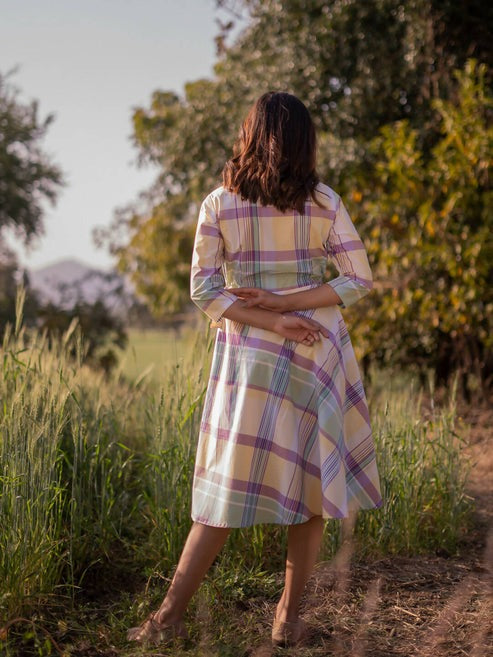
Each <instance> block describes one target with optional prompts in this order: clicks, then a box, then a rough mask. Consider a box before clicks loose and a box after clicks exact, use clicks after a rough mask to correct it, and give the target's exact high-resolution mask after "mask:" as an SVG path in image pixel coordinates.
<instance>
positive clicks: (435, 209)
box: [100, 0, 493, 379]
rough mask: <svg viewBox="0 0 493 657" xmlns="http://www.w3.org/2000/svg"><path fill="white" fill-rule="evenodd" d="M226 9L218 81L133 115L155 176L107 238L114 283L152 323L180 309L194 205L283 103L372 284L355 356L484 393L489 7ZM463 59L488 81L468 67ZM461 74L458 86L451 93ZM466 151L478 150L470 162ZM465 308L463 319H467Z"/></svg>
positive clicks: (291, 2) (354, 3)
mask: <svg viewBox="0 0 493 657" xmlns="http://www.w3.org/2000/svg"><path fill="white" fill-rule="evenodd" d="M218 4H220V5H221V6H222V7H225V6H228V5H230V4H231V3H228V2H227V1H224V0H223V1H222V2H219V3H218ZM233 5H234V9H235V10H243V11H246V12H247V14H248V23H247V26H246V28H245V29H244V30H243V31H242V32H241V33H240V34H239V36H238V37H237V38H236V40H235V41H234V43H232V44H231V45H230V46H228V45H227V31H228V30H227V28H225V30H223V34H222V35H220V38H219V39H218V44H219V48H220V53H219V57H218V62H217V64H216V67H215V76H214V78H213V79H212V80H198V81H196V82H194V83H191V84H188V85H186V86H185V90H184V96H183V97H179V96H177V95H176V94H173V93H170V92H163V91H156V92H155V93H154V94H153V96H152V101H151V104H150V106H149V107H148V108H139V109H138V110H136V112H135V114H134V117H133V120H134V141H135V145H136V147H137V149H138V152H139V158H140V161H141V163H142V164H145V163H148V162H152V163H153V164H155V165H156V164H157V165H158V167H159V170H160V173H159V176H158V178H157V180H156V183H155V185H154V187H153V188H152V189H151V190H149V192H147V193H146V194H144V195H142V197H141V199H140V201H141V203H140V205H134V206H133V207H130V208H127V209H125V210H123V211H122V212H121V213H120V214H119V215H118V216H117V218H116V220H115V223H114V224H113V226H112V227H111V228H110V230H109V231H107V232H106V234H103V233H101V234H100V237H101V238H102V239H103V240H106V241H107V242H108V243H109V244H110V247H111V249H112V250H113V253H115V254H116V255H117V257H118V260H119V264H120V267H121V268H122V269H123V270H124V271H127V272H130V273H131V275H132V277H133V280H134V283H135V284H136V288H137V290H138V291H139V292H140V294H141V295H142V297H143V298H144V299H146V300H147V301H148V303H149V304H150V305H151V306H152V307H153V309H154V311H155V312H156V313H163V311H165V310H168V311H172V310H175V309H177V308H179V307H180V306H181V305H183V304H184V303H186V302H187V301H188V275H187V272H188V267H189V263H190V256H191V246H192V239H193V232H194V228H195V222H196V216H197V210H198V204H199V202H200V200H201V199H202V198H203V197H204V195H205V194H206V193H207V192H208V191H210V190H211V189H212V188H213V187H215V186H216V185H217V184H219V181H220V176H219V174H220V171H221V169H222V166H223V164H224V162H225V160H226V159H227V158H228V157H229V154H230V152H231V146H232V143H233V140H234V138H235V134H236V130H237V128H238V126H239V124H240V121H241V119H242V118H243V116H244V114H245V111H246V110H247V108H248V107H249V105H250V104H251V102H253V100H254V99H255V98H256V97H258V95H260V94H261V93H263V92H264V91H266V90H268V89H283V90H287V91H291V92H292V93H295V94H296V95H298V96H299V97H300V98H302V99H303V100H304V101H306V103H307V104H308V106H309V109H310V110H311V113H312V115H313V117H314V119H315V122H316V124H317V126H318V134H319V157H318V161H319V172H320V174H321V177H322V179H323V180H324V181H326V182H328V183H329V184H331V185H332V186H334V187H335V188H336V189H337V190H338V191H339V192H340V193H342V195H343V196H344V198H345V199H347V200H348V204H349V205H352V206H353V207H352V210H353V214H354V216H355V218H356V220H357V223H358V227H359V229H360V230H361V232H362V234H363V237H365V238H366V239H367V240H368V244H369V248H370V255H371V258H372V260H373V263H374V267H375V273H376V277H377V279H379V280H378V281H377V287H378V286H380V288H381V289H380V291H379V292H378V293H376V294H375V295H373V296H372V297H370V298H369V300H368V308H367V310H366V311H365V312H366V313H368V315H367V316H368V317H369V321H370V330H368V323H367V320H366V318H365V323H364V326H363V324H362V325H361V327H360V329H359V333H360V335H359V338H358V342H359V343H360V344H361V345H362V347H363V351H364V353H366V354H373V357H375V358H379V359H384V360H394V361H399V362H414V363H415V362H419V363H429V364H431V365H433V366H434V367H436V368H437V370H439V371H440V372H441V373H442V374H443V375H444V376H445V375H447V373H448V372H449V371H451V368H453V367H455V366H460V367H462V368H466V367H468V364H469V365H470V364H471V363H472V362H474V367H475V369H476V372H477V375H478V376H479V375H480V374H481V376H482V378H483V379H484V378H485V372H491V371H492V369H493V364H491V363H490V353H491V351H490V346H489V342H488V339H487V338H485V333H488V332H489V333H490V334H491V331H490V328H491V327H490V325H489V323H488V320H487V319H486V315H487V311H486V308H487V307H488V308H489V306H488V303H489V302H487V301H485V300H486V299H489V296H488V283H487V282H486V281H490V282H491V280H490V278H491V272H490V270H489V269H488V248H489V247H488V246H487V244H488V242H487V240H486V236H487V234H488V230H489V229H490V228H489V227H490V224H489V223H488V222H489V221H490V220H489V218H488V217H487V210H486V208H487V207H488V202H489V201H490V197H489V196H488V194H489V193H490V192H489V187H488V178H487V175H486V171H487V169H488V165H487V160H486V159H485V157H484V153H485V152H486V151H485V149H486V148H487V147H488V146H490V142H489V139H490V136H489V132H488V130H487V128H486V126H487V125H488V117H489V114H488V113H489V112H490V109H489V105H488V104H489V102H490V101H489V98H490V95H489V91H488V89H489V88H490V86H491V71H492V70H493V61H492V59H493V54H492V53H493V51H492V49H491V47H490V36H489V35H490V34H491V32H492V29H493V7H492V6H490V5H489V4H488V3H484V2H480V1H479V0H473V1H472V2H470V3H461V2H458V1H457V0H410V1H409V2H406V3H403V2H402V1H401V0H368V1H367V2H360V1H359V0H333V1H332V2H330V3H328V2H325V1H322V0H283V1H282V2H279V1H278V0H262V1H260V0H243V2H239V1H237V2H234V3H233ZM471 55H474V56H475V57H476V58H477V60H478V61H480V62H484V63H486V64H488V65H489V66H488V67H486V68H485V67H483V66H480V67H479V68H475V66H474V65H473V64H472V63H470V64H467V65H466V62H467V61H468V57H470V56H471ZM464 67H466V68H464ZM455 70H463V71H464V72H463V73H461V74H459V79H458V81H457V79H456V78H455V74H454V71H455ZM461 144H468V145H469V144H471V148H470V150H471V157H469V159H468V157H466V154H465V153H464V152H463V150H464V149H463V148H462V146H461ZM461 148H462V150H461ZM466 150H467V149H466ZM471 158H472V159H471ZM474 158H476V159H474ZM473 180H476V181H477V182H476V183H473V182H472V181H473ZM479 181H482V182H479ZM469 183H470V185H469ZM454 190H455V191H454ZM457 194H458V196H457ZM115 236H116V237H115ZM466 238H467V243H466V242H464V241H463V240H465V239H466ZM485 240H486V241H485ZM479 243H482V245H483V246H481V247H479V246H478V244H479ZM459 248H460V249H461V250H460V251H457V249H459ZM478 249H479V251H478ZM458 258H459V259H458ZM473 278H474V286H473V289H474V291H473V292H471V285H472V279H473ZM382 281H383V283H382ZM397 281H398V282H399V284H397ZM434 284H436V285H438V286H439V288H438V289H435V287H434ZM471 295H473V296H474V300H475V304H476V305H475V309H474V311H473V312H472V314H470V313H465V310H466V308H468V305H469V303H471V302H472V301H473V297H472V296H471ZM476 302H477V303H476ZM363 310H364V307H360V308H358V309H357V310H356V311H355V312H362V311H363ZM464 317H466V319H465V320H464ZM355 319H356V318H355ZM357 331H358V329H357ZM399 331H400V335H399ZM382 345H385V348H383V347H382Z"/></svg>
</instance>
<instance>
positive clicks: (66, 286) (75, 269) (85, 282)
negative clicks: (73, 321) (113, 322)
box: [27, 258, 133, 312]
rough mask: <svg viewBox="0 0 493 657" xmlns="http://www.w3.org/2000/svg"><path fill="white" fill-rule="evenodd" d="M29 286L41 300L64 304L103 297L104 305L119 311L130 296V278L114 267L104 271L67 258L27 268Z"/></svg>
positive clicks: (129, 299) (67, 306)
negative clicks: (128, 279) (112, 269)
mask: <svg viewBox="0 0 493 657" xmlns="http://www.w3.org/2000/svg"><path fill="white" fill-rule="evenodd" d="M27 274H28V276H29V281H30V284H31V287H32V288H33V289H34V290H35V291H36V292H37V293H38V295H39V297H40V300H41V301H42V302H43V303H49V302H50V301H51V302H52V303H54V304H56V305H58V306H62V307H65V308H69V307H72V306H73V305H74V304H75V303H76V302H77V301H79V302H86V303H94V302H95V301H97V300H98V299H100V300H102V301H104V303H105V305H106V307H107V308H109V309H111V310H113V311H115V312H120V311H122V310H125V309H126V308H128V305H127V304H129V303H131V302H132V300H133V294H132V287H131V285H130V284H129V282H128V281H127V280H126V279H125V278H124V277H123V276H121V275H120V274H118V273H117V272H115V271H105V270H103V269H97V268H95V267H91V266H90V265H88V264H86V263H84V262H82V261H80V260H77V259H75V258H70V259H67V260H60V261H58V262H55V263H53V264H51V265H46V266H45V267H39V268H36V269H31V270H29V269H28V270H27Z"/></svg>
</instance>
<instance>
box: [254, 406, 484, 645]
mask: <svg viewBox="0 0 493 657" xmlns="http://www.w3.org/2000/svg"><path fill="white" fill-rule="evenodd" d="M465 422H466V424H467V425H469V427H470V429H469V432H468V433H469V436H468V440H467V446H466V453H467V456H468V457H469V458H470V460H471V472H470V476H469V485H468V493H469V494H470V495H471V496H472V497H473V498H474V500H475V505H476V519H475V520H476V523H475V529H474V531H472V532H471V533H470V535H469V536H468V537H467V540H466V543H465V545H464V546H463V549H462V550H461V556H460V557H453V558H450V557H448V556H447V555H443V556H429V557H415V558H402V557H391V558H386V559H381V560H379V561H376V562H373V563H372V564H371V565H368V566H367V567H363V566H361V565H359V566H358V565H356V566H353V567H352V568H351V571H350V572H349V573H347V572H346V574H344V563H343V564H342V577H341V566H340V565H339V567H338V566H337V565H336V566H334V564H332V565H328V566H327V568H326V569H325V572H324V570H323V568H322V570H321V571H320V572H319V573H318V575H317V577H316V578H315V581H314V585H313V590H312V592H311V599H310V600H309V601H307V602H308V605H307V606H308V608H309V609H310V612H311V613H310V614H309V615H308V618H310V617H311V620H312V623H311V633H310V636H309V637H308V640H307V645H306V647H305V648H303V649H302V650H300V649H298V650H297V651H292V652H290V653H286V652H285V654H293V655H294V654H296V655H298V656H299V657H301V656H302V655H303V656H305V655H306V656H307V657H308V655H312V656H313V657H315V656H322V655H327V656H328V655H333V656H334V657H343V656H344V657H393V656H396V657H397V656H399V657H428V656H429V657H456V656H457V657H458V656H463V655H468V656H469V657H492V656H493V409H491V410H478V411H476V412H471V411H468V413H467V416H466V417H465ZM342 561H344V559H343V560H342ZM341 580H342V584H341ZM344 580H346V581H345V583H344ZM310 644H311V645H310ZM268 654H269V652H268V651H267V648H266V647H265V649H264V652H262V651H261V650H260V652H259V651H256V652H253V653H252V655H255V657H266V656H267V655H268Z"/></svg>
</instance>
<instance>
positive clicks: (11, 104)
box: [0, 74, 62, 243]
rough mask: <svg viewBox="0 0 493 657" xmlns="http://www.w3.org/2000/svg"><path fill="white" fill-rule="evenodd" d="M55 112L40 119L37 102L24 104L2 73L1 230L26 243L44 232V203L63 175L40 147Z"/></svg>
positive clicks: (0, 99) (0, 96) (0, 124)
mask: <svg viewBox="0 0 493 657" xmlns="http://www.w3.org/2000/svg"><path fill="white" fill-rule="evenodd" d="M52 121H53V115H49V116H47V117H46V118H45V119H43V120H41V119H40V118H39V116H38V102H37V101H35V100H33V101H31V102H30V103H22V102H21V101H20V100H19V91H18V90H17V89H16V88H15V87H13V86H12V85H11V84H10V83H9V81H8V78H7V77H6V76H2V75H1V74H0V232H2V231H3V230H5V229H6V228H11V229H13V230H14V232H15V233H16V234H17V235H18V236H20V237H22V238H23V239H24V241H25V242H26V243H29V242H30V241H31V239H32V238H33V237H34V236H36V235H40V234H41V233H42V232H43V202H44V201H45V200H48V201H51V202H54V201H55V199H56V195H57V192H58V189H59V187H60V185H61V184H62V174H61V171H60V169H59V168H58V167H57V166H56V165H54V164H53V163H52V162H51V161H50V159H49V157H48V156H47V155H46V153H45V152H44V151H43V150H42V148H41V141H42V139H43V137H44V135H45V134H46V131H47V129H48V127H49V125H50V124H51V122H52Z"/></svg>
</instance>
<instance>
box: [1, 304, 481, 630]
mask: <svg viewBox="0 0 493 657" xmlns="http://www.w3.org/2000/svg"><path fill="white" fill-rule="evenodd" d="M21 306H22V298H20V299H19V309H18V321H17V325H16V327H15V328H14V329H13V330H10V329H9V330H7V332H6V333H5V336H4V339H3V346H2V348H1V350H0V362H1V363H2V378H1V381H0V400H1V409H2V412H1V415H0V620H1V619H5V618H8V617H11V616H12V615H14V614H17V613H19V612H20V611H22V610H23V608H26V607H29V606H33V605H36V604H38V603H39V602H40V601H41V600H44V599H45V597H46V596H48V595H51V594H53V593H54V592H56V591H59V590H64V591H65V592H66V593H67V592H74V591H76V590H77V587H79V586H84V583H85V582H86V581H87V578H89V577H90V576H91V573H92V572H94V571H95V570H96V571H97V570H98V569H101V572H102V571H103V570H104V569H106V570H107V571H108V570H109V571H111V572H113V574H121V575H122V576H123V573H125V572H127V571H128V570H129V569H132V568H133V569H134V571H135V572H143V571H145V570H146V569H147V570H148V572H150V571H152V569H155V568H159V569H160V570H161V571H164V572H169V571H170V569H171V568H172V567H173V565H174V564H175V563H176V561H177V559H178V556H179V553H180V551H181V548H182V545H183V541H184V539H185V537H186V534H187V533H188V530H189V527H190V523H191V521H190V494H191V479H192V471H193V462H194V456H195V445H196V437H197V433H198V424H199V420H200V413H201V406H202V399H203V395H204V392H205V386H206V380H207V371H208V363H209V356H210V347H211V340H210V337H209V336H208V335H206V333H205V332H204V331H202V330H199V331H198V332H197V340H196V344H195V345H194V344H193V343H192V342H190V343H189V344H188V346H187V349H186V350H185V353H186V356H184V357H183V358H181V359H180V360H177V361H176V362H174V363H170V365H169V366H168V367H167V368H166V369H165V370H164V371H163V374H162V377H161V380H160V382H159V384H158V385H156V383H155V381H151V380H150V379H149V380H148V379H147V378H146V377H145V376H144V377H141V378H138V379H135V380H133V381H127V380H126V379H125V378H124V377H123V374H122V372H121V371H117V372H115V373H114V374H113V375H111V376H109V377H107V376H104V375H103V374H102V373H98V372H95V371H93V370H91V369H89V368H88V367H87V366H86V365H84V364H83V360H84V358H83V357H84V343H83V340H82V339H81V336H80V333H79V330H78V328H77V326H76V325H73V326H72V327H71V328H70V329H69V330H68V331H67V333H66V334H65V335H64V336H62V337H61V338H60V339H59V340H50V341H49V340H48V338H47V336H46V335H44V334H40V333H39V332H37V331H29V332H28V331H26V330H25V329H24V328H22V322H21ZM370 397H372V393H371V394H370ZM372 401H373V403H372V406H373V408H374V409H375V410H374V429H375V436H376V441H377V450H378V454H379V466H380V473H381V477H382V484H383V491H384V496H385V500H386V501H385V506H384V507H383V509H381V510H379V511H377V512H364V513H361V514H360V515H359V518H358V522H357V525H356V529H355V532H356V535H357V537H358V540H359V542H360V544H361V548H362V549H363V550H372V551H380V552H416V551H422V550H430V549H437V548H442V549H444V548H445V549H447V550H453V549H454V548H455V545H456V543H457V541H458V540H459V539H460V535H461V531H463V528H464V526H465V520H466V517H467V512H468V504H467V499H466V497H465V494H464V466H463V462H462V460H461V454H460V450H461V445H460V441H459V439H458V438H457V436H456V434H455V430H454V414H455V410H454V407H453V405H451V406H449V407H447V408H445V409H443V410H436V409H435V410H434V411H433V412H432V413H431V414H430V415H429V417H427V418H424V415H423V413H422V411H421V409H420V397H419V394H416V393H414V392H412V391H410V390H409V389H408V388H406V387H402V386H401V387H400V388H399V387H397V388H395V387H394V388H390V387H389V386H384V387H383V388H382V389H381V390H377V387H376V386H375V394H374V397H372ZM285 534H286V533H285V530H284V529H283V528H280V527H275V526H263V527H255V528H250V529H245V530H241V531H235V532H232V534H231V536H230V538H229V540H228V543H227V545H226V548H225V550H224V551H223V553H222V557H221V559H222V564H223V565H226V564H236V568H237V569H250V571H251V569H262V568H267V567H268V568H269V569H271V570H272V569H273V568H277V567H281V565H282V561H283V559H284V545H285ZM339 542H340V523H338V522H336V521H332V522H329V523H327V532H326V541H325V547H324V550H325V556H326V557H330V556H332V555H333V554H334V553H335V550H336V549H337V547H338V544H339ZM98 572H100V571H98Z"/></svg>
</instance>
